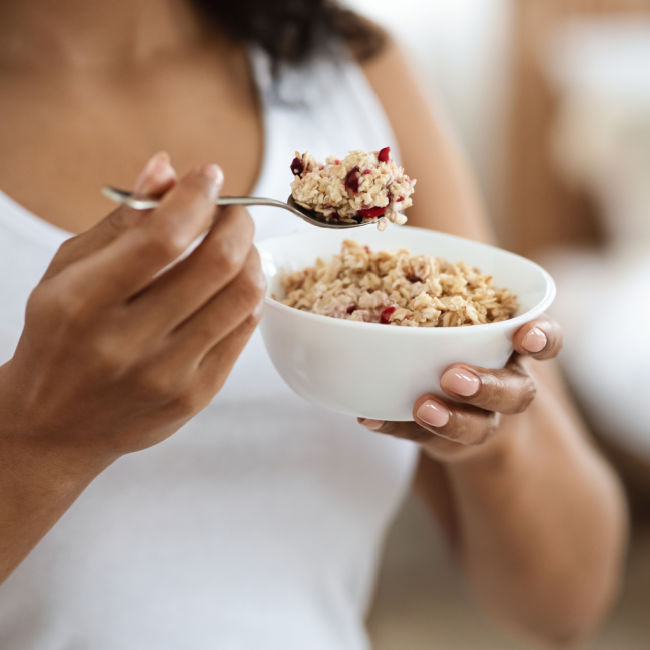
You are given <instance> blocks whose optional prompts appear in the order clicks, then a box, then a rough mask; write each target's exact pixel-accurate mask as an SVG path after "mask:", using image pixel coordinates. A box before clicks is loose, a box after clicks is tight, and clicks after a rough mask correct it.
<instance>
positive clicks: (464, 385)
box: [440, 368, 481, 397]
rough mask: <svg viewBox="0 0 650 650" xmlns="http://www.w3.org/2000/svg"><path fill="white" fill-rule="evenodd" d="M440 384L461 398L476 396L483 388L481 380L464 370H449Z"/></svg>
mask: <svg viewBox="0 0 650 650" xmlns="http://www.w3.org/2000/svg"><path fill="white" fill-rule="evenodd" d="M440 383H441V384H442V387H443V388H444V389H445V390H446V391H447V392H450V393H454V394H455V395H460V396H461V397H471V396H472V395H476V393H478V391H479V388H480V387H481V380H480V379H479V378H478V377H477V376H476V375H475V374H474V373H473V372H470V371H469V370H465V369H464V368H452V369H451V370H447V372H445V373H444V374H443V376H442V379H441V382H440Z"/></svg>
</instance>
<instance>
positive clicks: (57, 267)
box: [43, 151, 176, 280]
mask: <svg viewBox="0 0 650 650" xmlns="http://www.w3.org/2000/svg"><path fill="white" fill-rule="evenodd" d="M175 183H176V172H175V171H174V168H173V167H172V166H171V162H170V159H169V155H168V154H167V153H166V152H164V151H161V152H159V153H156V154H154V155H153V156H152V157H151V158H150V159H149V161H148V162H147V164H146V165H145V166H144V169H143V170H142V171H141V172H140V175H139V176H138V178H137V180H136V182H135V185H134V192H135V193H137V194H141V195H143V196H160V195H162V194H165V193H167V192H168V191H169V190H170V189H171V188H172V187H173V186H174V184H175ZM147 214H148V211H146V210H132V209H131V208H129V207H127V206H120V207H119V208H117V209H116V210H114V211H113V212H111V213H110V214H109V215H107V216H106V217H104V219H102V220H101V221H100V222H99V223H97V224H96V225H94V226H93V227H92V228H90V229H89V230H86V231H85V232H82V233H81V234H79V235H77V236H75V237H72V238H71V239H68V240H67V241H66V242H64V244H63V245H62V247H61V248H60V249H59V251H58V252H57V254H56V255H55V256H54V259H53V260H52V262H51V263H50V266H49V267H48V268H47V271H46V272H45V275H44V276H43V280H47V279H48V278H51V277H53V276H55V275H56V274H57V273H59V272H60V271H62V270H63V269H64V268H66V267H67V266H70V265H71V264H74V262H77V261H79V260H80V259H83V258H84V257H87V256H88V255H91V254H92V253H94V252H96V251H98V250H100V249H101V248H104V246H106V245H108V244H109V243H110V242H111V241H113V240H114V239H115V238H116V237H118V236H119V235H120V234H121V233H122V232H124V231H125V230H127V229H129V228H131V227H133V226H135V225H136V224H138V223H139V222H140V220H141V219H143V218H145V217H146V215H147Z"/></svg>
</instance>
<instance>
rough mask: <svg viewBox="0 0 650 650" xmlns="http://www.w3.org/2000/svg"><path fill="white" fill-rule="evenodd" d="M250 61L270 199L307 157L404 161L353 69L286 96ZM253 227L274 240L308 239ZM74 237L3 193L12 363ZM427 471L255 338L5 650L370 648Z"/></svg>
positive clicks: (2, 355)
mask: <svg viewBox="0 0 650 650" xmlns="http://www.w3.org/2000/svg"><path fill="white" fill-rule="evenodd" d="M252 61H253V67H254V70H255V76H256V79H257V82H258V88H259V92H260V97H261V99H262V104H263V114H264V130H265V150H264V160H263V165H262V171H261V175H260V178H259V179H258V183H257V186H256V188H255V191H254V193H255V194H257V195H259V196H269V197H277V198H284V197H286V196H287V195H288V185H289V182H290V172H289V169H288V166H289V162H290V160H291V158H292V156H293V153H294V150H296V149H298V150H301V151H304V150H308V151H310V152H312V153H314V154H315V155H316V156H317V157H325V156H326V155H329V154H341V155H342V154H343V153H345V152H346V151H347V150H348V149H354V148H359V149H378V148H380V147H383V146H386V145H390V146H392V147H393V148H394V150H395V151H396V142H395V138H394V136H393V133H392V131H391V129H390V126H389V124H388V121H387V119H386V116H385V115H384V112H383V110H382V108H381V105H380V103H379V101H378V99H377V97H376V96H375V95H374V93H373V92H372V90H371V88H370V87H369V85H368V83H367V81H366V79H365V77H364V76H363V74H362V72H361V71H360V69H359V68H358V67H357V66H356V65H355V64H353V63H351V62H349V61H338V62H335V61H325V60H318V61H313V62H311V63H308V64H305V65H304V66H302V67H301V68H292V69H287V70H284V71H283V72H282V73H281V76H280V78H279V79H278V80H277V82H275V83H273V82H272V80H271V76H270V74H269V65H268V60H267V59H266V57H265V56H264V55H262V54H261V53H260V52H253V53H252ZM108 207H109V206H107V208H108ZM251 213H252V214H253V218H254V220H255V224H256V229H257V231H256V238H257V239H258V240H261V239H265V238H268V237H270V236H275V235H280V234H285V233H290V232H295V231H299V230H301V229H304V228H309V227H310V226H307V225H306V224H303V223H302V222H301V221H299V220H297V219H295V218H293V217H291V216H290V215H288V214H284V213H282V212H278V211H276V210H272V209H268V208H264V209H254V210H251ZM68 236H69V234H68V233H66V232H64V231H62V230H60V229H58V228H56V227H54V226H52V225H50V224H48V223H46V222H45V221H43V220H41V219H39V218H38V217H37V216H35V215H33V214H31V213H30V212H28V211H27V210H25V209H24V208H23V207H21V206H20V205H18V204H17V203H15V202H14V201H12V200H11V199H10V198H9V197H8V196H6V195H4V194H2V193H1V192H0V305H2V309H1V311H0V363H2V362H4V361H5V360H7V359H8V358H10V357H11V355H12V354H13V350H14V348H15V345H16V342H17V340H18V337H19V335H20V332H21V329H22V325H23V314H24V308H25V303H26V300H27V297H28V295H29V293H30V291H31V289H32V288H33V287H34V285H36V284H37V282H38V281H39V278H40V276H41V274H42V273H43V271H44V269H45V268H46V266H47V264H48V262H49V261H50V259H51V258H52V256H53V255H54V253H55V251H56V249H57V247H58V246H59V245H60V244H61V242H62V241H64V240H65V239H66V237H68ZM416 456H417V448H416V447H415V446H414V445H413V444H411V443H409V442H405V441H400V440H397V439H393V438H390V437H387V436H382V435H378V434H372V433H370V432H368V431H366V430H365V429H364V428H362V427H361V426H359V425H358V424H357V423H356V421H355V420H354V419H353V418H349V417H346V416H342V415H338V414H336V413H332V412H329V411H326V410H322V409H320V408H319V407H316V406H314V405H312V404H309V403H307V402H305V401H303V400H302V399H301V398H299V397H297V396H296V395H295V394H294V393H293V392H291V390H290V389H289V388H288V387H287V386H286V385H285V384H284V383H283V381H282V380H281V378H280V377H279V376H278V375H277V373H276V372H275V370H274V368H273V366H272V365H271V362H270V361H269V359H268V357H267V354H266V351H265V349H264V346H263V343H262V340H261V337H260V335H259V333H256V334H255V335H254V336H253V337H252V339H251V340H250V342H249V344H248V345H247V347H246V348H245V350H244V352H243V353H242V355H241V357H240V358H239V360H238V362H237V364H236V365H235V367H234V369H233V371H232V373H231V375H230V377H229V379H228V381H227V383H226V385H225V387H224V388H223V390H222V391H221V392H220V393H219V395H218V396H217V397H216V398H215V399H214V400H213V402H212V404H211V405H210V406H209V407H208V408H207V409H205V410H204V411H203V412H201V413H200V414H199V415H198V416H197V417H195V418H194V419H193V420H192V421H191V422H190V423H188V424H187V425H186V426H185V427H183V428H182V429H181V430H180V431H178V432H177V433H176V434H175V435H174V436H172V437H171V438H170V439H169V440H167V441H165V442H163V443H161V444H159V445H157V446H156V447H154V448H152V449H149V450H146V451H143V452H139V453H135V454H130V455H128V456H126V457H123V458H121V459H119V460H118V461H117V462H115V463H114V464H113V465H112V466H111V467H109V468H108V469H107V470H106V471H104V472H103V473H102V474H101V475H100V476H99V477H98V478H96V479H95V481H94V482H93V483H92V484H91V485H90V486H89V487H88V488H87V489H86V491H85V492H84V493H83V494H82V495H81V496H80V497H79V499H78V500H77V502H76V503H75V504H74V505H73V506H72V507H71V508H70V510H69V511H68V512H67V513H66V514H64V516H63V517H62V518H61V520H60V521H59V522H58V523H57V524H56V525H55V526H54V528H53V529H52V530H51V531H50V532H49V533H48V534H47V535H46V537H45V538H44V539H43V540H41V542H40V543H39V544H38V546H37V547H36V548H35V549H34V550H33V551H32V553H31V554H30V555H29V556H28V557H27V558H26V559H25V561H24V562H23V563H22V564H21V565H20V566H19V567H18V568H17V569H16V570H15V572H14V573H13V574H12V575H11V576H10V577H9V579H8V580H7V581H6V582H5V583H4V585H2V586H0V648H2V649H3V650H145V649H147V650H153V649H155V650H239V649H241V650H261V649H262V648H263V649H264V650H334V649H337V650H340V649H346V650H356V649H359V648H366V647H367V645H368V643H367V637H366V633H365V628H364V616H365V612H366V609H367V606H368V603H369V598H370V595H371V590H372V585H373V578H374V573H375V569H376V563H377V559H378V555H379V551H380V548H381V544H382V538H383V535H384V533H385V531H386V528H387V526H388V525H389V523H390V521H391V518H392V517H393V515H394V513H395V511H396V509H397V508H398V506H399V504H400V502H401V500H402V498H403V496H404V494H405V492H406V490H407V488H408V486H409V483H410V480H411V477H412V473H413V468H414V463H415V459H416Z"/></svg>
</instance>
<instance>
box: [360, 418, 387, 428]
mask: <svg viewBox="0 0 650 650" xmlns="http://www.w3.org/2000/svg"><path fill="white" fill-rule="evenodd" d="M360 422H361V424H363V426H364V427H366V429H370V431H379V429H381V428H382V427H383V426H384V422H383V420H367V419H366V418H361V420H360Z"/></svg>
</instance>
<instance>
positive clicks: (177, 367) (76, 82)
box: [0, 0, 626, 645]
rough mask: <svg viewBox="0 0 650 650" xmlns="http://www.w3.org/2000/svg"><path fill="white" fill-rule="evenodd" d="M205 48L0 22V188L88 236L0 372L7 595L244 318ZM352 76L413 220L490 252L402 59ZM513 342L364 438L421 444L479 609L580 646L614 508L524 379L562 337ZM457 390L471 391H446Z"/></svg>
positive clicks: (550, 371) (228, 113) (0, 526)
mask: <svg viewBox="0 0 650 650" xmlns="http://www.w3.org/2000/svg"><path fill="white" fill-rule="evenodd" d="M203 30H204V26H202V24H201V22H200V21H198V20H196V18H195V16H193V14H192V12H191V10H190V9H189V6H188V5H187V4H186V3H185V2H183V1H182V0H163V1H160V2H156V3H155V11H153V6H152V5H151V2H150V0H130V1H128V2H127V0H119V1H116V2H113V3H106V2H103V1H99V0H96V1H95V0H92V1H89V0H86V1H85V2H80V1H79V0H67V1H65V2H58V1H57V2H55V1H54V0H32V1H31V2H25V3H9V2H0V111H2V114H3V116H7V117H6V118H5V119H3V121H2V123H0V142H2V143H3V156H2V158H1V159H0V187H2V188H3V190H4V191H6V192H7V193H8V194H9V195H11V196H12V197H13V198H15V199H16V200H18V201H19V202H21V203H22V204H23V205H25V206H26V207H27V208H29V209H31V210H32V211H34V212H35V213H37V214H39V215H42V216H43V217H44V218H46V219H48V220H49V221H51V222H52V223H54V224H56V225H58V226H59V227H62V228H65V229H67V230H69V231H70V232H79V233H83V234H81V235H79V236H77V237H75V238H74V239H72V240H70V241H69V242H68V243H66V244H65V245H64V246H63V247H62V249H61V250H60V251H59V253H58V254H57V256H56V257H55V258H54V260H53V262H52V265H51V266H50V268H49V269H48V272H47V273H46V275H45V277H44V279H43V280H42V282H41V283H40V284H39V285H38V287H36V289H35V290H34V293H33V294H32V296H31V297H30V301H29V305H28V309H27V317H26V325H25V330H24V332H23V335H22V337H21V340H20V343H19V345H18V348H17V350H16V354H15V355H14V357H13V358H12V359H11V360H10V361H9V362H8V363H7V364H5V365H4V366H1V367H0V458H1V459H2V460H1V461H0V463H1V464H0V530H4V531H10V533H11V534H4V535H0V580H2V579H4V578H5V577H6V576H7V575H9V573H10V572H11V571H12V570H13V568H15V566H16V565H17V564H18V563H19V562H20V561H21V560H22V559H23V558H24V557H25V555H26V554H27V553H28V552H29V551H30V550H31V548H32V547H33V546H34V545H35V544H36V543H37V541H38V540H39V539H40V538H41V537H42V536H43V535H44V534H45V533H46V532H47V530H48V529H49V528H50V527H51V526H52V525H53V524H54V523H55V522H56V520H57V519H58V518H59V517H60V516H61V515H62V514H63V512H65V510H66V509H67V508H68V507H69V506H70V504H71V503H72V502H73V501H74V500H75V499H76V498H77V496H78V495H79V494H80V493H81V492H82V491H83V489H84V488H85V487H86V485H87V484H88V483H89V482H90V481H91V480H92V479H93V478H94V477H95V476H96V475H97V474H98V473H100V472H101V471H102V470H103V469H104V468H105V467H106V466H107V465H109V464H110V463H112V462H115V461H116V460H117V459H118V458H119V457H120V456H121V455H123V454H125V453H129V452H132V451H137V450H141V449H144V448H146V447H148V446H151V445H153V444H156V442H159V441H161V440H163V439H165V438H166V437H168V436H169V435H171V434H172V433H173V432H174V431H175V430H176V429H177V428H178V427H180V426H181V425H182V424H183V423H184V422H186V421H187V420H188V419H189V418H190V417H192V415H194V414H195V413H196V412H197V411H198V410H200V409H201V408H202V407H203V406H204V405H205V404H206V403H207V402H208V401H209V399H210V398H211V397H212V396H213V395H214V394H215V393H216V392H218V390H219V389H220V387H221V386H222V385H223V382H224V381H225V379H226V377H227V375H228V372H229V371H230V369H231V367H232V365H233V364H234V362H235V361H236V358H237V356H238V354H239V352H240V351H241V349H242V348H243V346H244V345H245V343H246V341H247V340H248V337H249V336H250V334H251V332H252V331H253V329H254V327H255V324H256V322H257V319H258V318H259V311H260V310H259V307H260V301H261V297H262V295H263V289H264V285H263V279H262V276H261V272H260V269H259V261H258V258H257V254H256V252H255V249H254V247H253V246H252V223H251V220H250V217H248V215H247V214H246V213H245V211H243V210H235V209H229V210H225V211H220V212H219V213H216V212H215V209H214V208H213V207H212V204H211V202H210V199H211V198H213V197H214V196H215V193H216V192H217V191H219V188H220V187H221V186H222V182H221V181H222V175H221V173H220V170H219V168H217V167H215V166H214V165H205V164H203V165H199V166H198V167H197V166H196V163H197V161H200V160H205V161H209V160H211V159H212V157H213V155H215V152H216V153H217V155H218V159H219V162H220V164H221V167H222V168H223V171H224V172H225V182H224V183H223V191H224V193H232V194H243V193H246V192H248V191H249V190H250V188H251V187H252V186H253V184H254V180H255V178H256V176H257V173H258V167H259V161H260V159H261V153H262V140H263V138H262V135H263V134H262V128H261V117H260V114H259V107H258V103H257V96H256V92H255V89H254V86H253V83H252V78H251V73H250V70H249V69H248V64H247V61H246V57H245V54H244V52H243V51H242V49H241V48H239V47H237V46H236V45H234V44H232V43H230V42H228V41H227V40H226V39H225V38H224V37H221V36H218V35H215V34H213V33H210V34H207V33H205V32H204V31H203ZM16 35H21V38H18V37H17V36H16ZM34 42H38V43H39V45H40V46H39V48H33V47H32V46H31V45H28V46H25V44H26V43H27V44H32V43H34ZM161 63H163V64H164V65H161ZM364 69H365V72H366V75H367V77H368V79H369V81H370V83H371V84H372V85H373V86H374V88H375V90H376V91H377V94H378V95H379V97H380V98H381V100H382V102H383V103H384V106H385V108H386V111H387V114H388V116H389V118H390V119H391V122H392V124H393V126H394V129H395V132H396V135H397V137H398V140H399V143H400V147H401V149H402V153H403V158H404V163H405V166H406V168H407V170H408V171H409V173H411V174H412V175H413V176H415V177H418V178H420V179H421V181H420V184H419V185H418V193H417V201H416V205H415V206H414V208H412V210H411V211H410V212H409V216H410V221H411V223H413V224H414V225H419V226H424V227H430V228H437V229H441V230H446V231H448V232H453V233H456V234H459V235H463V236H468V237H472V238H475V239H489V237H490V232H489V228H488V226H487V220H486V219H485V216H484V211H483V208H482V205H481V202H480V199H479V198H478V193H477V192H476V189H475V185H474V183H473V182H472V179H471V174H470V173H469V171H468V168H467V165H466V163H465V161H464V160H463V158H462V156H461V155H460V153H459V150H458V148H457V147H456V146H455V144H454V143H453V141H452V140H451V139H450V137H449V135H448V131H447V129H446V128H445V126H444V120H443V119H442V117H441V116H440V114H439V113H437V112H432V110H431V108H430V106H431V103H430V102H428V101H427V100H426V99H425V98H423V97H422V95H421V92H420V90H419V87H418V84H417V83H416V82H415V81H414V80H413V78H412V75H411V73H410V66H409V65H408V63H407V62H405V61H404V60H403V58H402V56H401V54H400V53H399V50H398V49H397V48H396V47H395V46H394V45H393V44H391V43H389V45H388V47H387V48H386V50H385V51H384V53H382V54H381V55H380V56H379V57H377V58H376V59H374V60H373V61H371V62H369V63H367V64H365V67H364ZM206 80H209V82H206ZM54 88H55V89H56V92H53V89H54ZM9 108H11V110H9ZM187 116H191V119H190V118H189V117H187ZM35 125H37V128H35ZM98 125H101V128H98ZM35 136H36V137H35ZM381 144H382V143H378V146H379V145H381ZM160 148H164V149H165V150H167V151H169V152H170V153H171V154H172V156H173V158H174V161H175V166H176V168H177V169H192V170H193V171H191V172H189V173H188V174H187V175H185V176H183V178H182V180H180V181H177V180H176V172H175V171H174V169H173V168H172V167H171V165H170V162H169V159H168V157H167V156H166V155H158V156H155V157H154V158H153V160H152V161H150V163H149V164H148V166H147V169H146V170H145V171H143V172H142V173H140V174H139V175H138V163H139V162H140V164H141V161H143V160H146V158H147V155H148V152H149V151H151V150H152V149H160ZM61 152H66V155H64V156H62V155H61ZM242 152H243V153H242ZM80 161H83V164H80ZM137 176H139V177H138V179H137V181H136V186H137V189H138V190H139V191H140V192H141V193H144V194H149V193H150V194H164V196H165V199H164V203H163V205H162V206H161V207H160V208H158V209H156V210H153V211H149V212H147V213H135V212H133V211H130V210H127V209H120V210H117V211H116V212H113V213H111V214H110V215H109V216H108V217H104V214H105V211H106V204H105V203H104V202H103V201H102V199H101V198H99V197H98V194H97V191H96V188H97V187H99V186H100V185H101V184H102V183H103V182H105V181H106V180H107V179H110V181H111V182H113V183H115V184H117V185H123V186H129V185H133V183H134V179H135V178H136V177H137ZM34 179H37V181H38V182H37V183H35V182H34ZM424 179H426V182H423V181H424ZM210 227H211V228H212V229H211V230H210V233H209V235H208V237H207V238H206V239H205V240H204V242H203V243H202V244H201V246H199V247H198V248H197V249H196V251H194V252H193V253H192V255H190V256H189V257H188V258H187V259H185V260H184V261H183V262H181V263H179V264H178V265H177V266H175V267H174V268H173V269H172V270H171V271H169V272H168V273H166V274H164V275H162V276H160V277H154V275H155V273H156V272H157V271H158V270H160V269H162V268H163V267H165V266H166V264H167V263H168V262H169V261H171V260H173V259H174V258H175V257H176V256H177V254H178V253H179V252H180V251H182V250H183V249H184V248H185V247H186V246H187V245H188V244H189V242H190V241H191V240H192V239H193V238H194V237H195V236H196V235H197V234H198V233H200V232H201V231H203V230H205V229H207V228H210ZM88 277H93V285H92V287H90V286H88V283H87V278H88ZM206 277H210V279H211V282H210V283H208V284H206V282H205V278H206ZM95 278H97V280H96V279H95ZM172 294H173V295H174V302H173V306H172V308H170V305H171V304H172V303H171V302H170V299H169V296H170V295H172ZM180 296H182V298H179V297H180ZM179 300H181V301H182V304H181V305H180V306H179V302H178V301H179ZM179 309H180V311H179ZM224 313H230V314H232V317H231V318H230V320H229V321H228V322H226V323H224V322H223V317H222V316H221V314H224ZM215 314H219V317H215ZM531 332H532V335H531V336H528V335H529V334H530V333H531ZM44 342H47V345H45V344H44ZM514 345H515V350H516V353H515V355H514V356H513V358H512V360H511V362H510V363H509V365H508V366H507V368H505V369H503V370H499V371H493V370H487V369H481V368H471V367H469V366H466V365H465V364H462V363H459V364H455V365H454V366H453V367H452V368H450V369H448V371H447V372H446V373H445V375H444V376H443V378H442V384H443V388H444V389H445V391H446V393H447V394H448V395H449V397H450V398H454V400H455V401H454V402H451V401H449V400H448V399H441V398H440V397H436V396H433V395H425V396H422V397H421V398H420V399H419V400H418V401H417V403H416V404H415V405H414V416H415V423H381V422H374V421H362V424H364V425H365V426H366V427H367V428H368V429H369V430H371V431H373V432H376V433H377V434H378V435H394V436H398V437H402V438H408V439H410V440H414V441H416V442H418V443H419V444H420V447H421V460H420V464H419V468H418V472H417V477H416V484H415V485H416V489H417V490H418V492H419V493H420V494H421V496H422V497H423V498H424V500H425V502H426V503H427V504H428V505H429V506H430V508H431V511H432V513H433V514H434V516H436V517H437V519H438V520H439V521H440V522H441V523H442V525H443V527H444V529H445V530H446V531H447V533H448V536H449V539H450V541H451V543H452V544H453V546H454V548H455V549H456V551H457V554H458V557H459V560H460V562H461V563H462V566H463V567H464V570H465V572H466V574H467V577H468V580H469V582H470V585H471V587H472V589H473V591H474V593H475V594H476V596H477V598H478V599H479V601H480V602H481V603H482V604H483V606H484V607H485V608H486V609H487V610H488V611H490V612H492V613H493V614H494V616H495V617H496V618H498V619H499V620H501V621H503V622H504V623H505V624H506V625H509V626H511V627H513V628H515V629H517V630H519V631H522V632H524V633H526V634H528V635H530V636H532V637H536V638H538V639H541V640H544V641H547V642H550V643H553V644H554V645H559V644H564V643H568V642H572V641H574V640H576V639H579V638H581V637H583V636H584V635H585V634H587V633H589V631H590V630H591V629H593V627H594V625H596V623H597V622H598V621H599V619H600V618H601V617H602V615H603V613H604V612H605V611H606V609H607V607H608V605H609V603H610V602H611V600H612V598H613V596H614V595H615V593H616V590H617V588H618V580H619V573H620V571H619V570H620V563H621V558H622V554H623V548H624V542H625V535H626V515H625V506H624V503H623V498H622V495H621V491H620V488H619V485H618V482H617V481H616V479H615V477H614V476H613V474H612V473H611V471H610V469H609V467H608V466H607V465H606V464H605V463H604V462H603V460H602V459H601V458H600V457H599V456H598V455H597V453H596V452H595V451H594V450H593V448H592V447H591V445H590V444H589V441H588V438H587V435H586V432H585V429H584V425H583V424H582V423H581V421H580V420H579V418H578V417H577V415H576V413H575V411H574V409H573V407H572V405H571V403H570V400H569V398H568V397H567V395H566V392H565V391H564V388H563V387H562V385H561V382H560V381H559V380H558V377H557V373H556V371H555V369H554V368H553V366H552V365H551V364H549V363H548V362H546V363H545V364H540V365H537V364H535V366H534V368H533V367H532V364H530V365H529V360H531V359H533V360H540V361H541V360H545V359H550V358H552V357H554V356H555V355H556V354H557V352H558V351H559V349H560V347H561V333H560V330H559V328H558V326H557V325H556V324H555V323H553V322H552V321H550V320H548V319H545V318H544V319H541V320H540V321H538V322H536V323H529V324H528V325H526V326H524V327H523V328H521V329H520V330H519V331H518V332H517V334H516V335H515V338H514ZM458 371H464V372H465V373H469V375H468V376H469V379H468V378H467V377H465V379H464V380H463V378H462V373H461V374H459V372H458ZM472 376H474V388H476V391H475V393H473V394H472V395H465V396H463V395H461V394H460V393H459V392H458V391H459V390H461V391H462V389H463V387H464V388H465V389H466V390H465V392H467V390H468V387H471V386H472V380H471V378H472ZM533 398H534V399H533ZM427 420H428V421H427ZM109 423H110V424H109ZM16 468H19V470H20V471H16ZM593 540H598V543H597V544H594V543H593Z"/></svg>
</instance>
